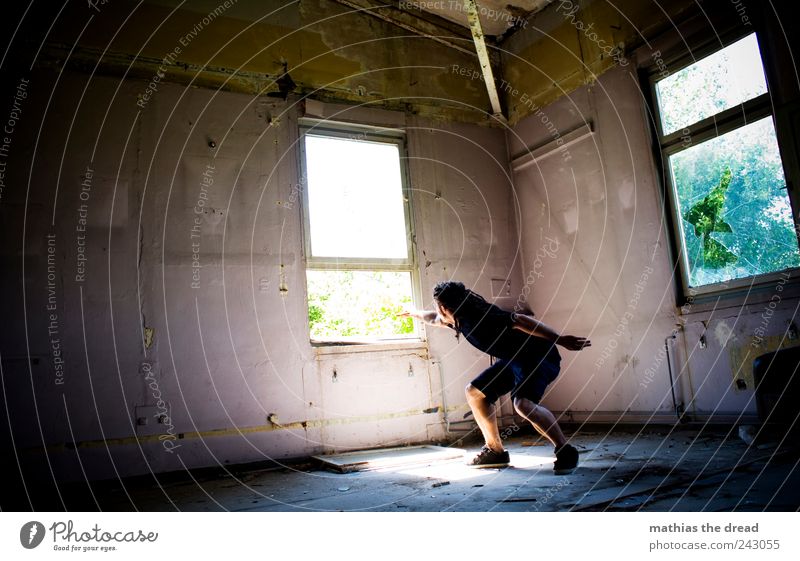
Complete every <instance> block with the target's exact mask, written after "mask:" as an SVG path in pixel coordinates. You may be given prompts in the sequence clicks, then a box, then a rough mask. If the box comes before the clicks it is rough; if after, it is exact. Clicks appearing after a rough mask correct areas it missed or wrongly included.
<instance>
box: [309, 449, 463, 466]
mask: <svg viewBox="0 0 800 561" xmlns="http://www.w3.org/2000/svg"><path fill="white" fill-rule="evenodd" d="M463 456H464V451H463V450H459V449H458V448H445V447H443V446H433V445H421V446H405V447H402V448H380V449H377V450H359V451H355V452H345V453H343V454H330V455H325V456H314V459H315V460H319V461H320V462H322V463H323V465H324V466H325V467H326V468H328V469H332V470H334V471H338V472H341V473H349V472H353V471H362V470H368V469H378V468H387V467H396V466H407V465H418V464H430V463H433V462H441V461H446V460H454V459H457V458H462V457H463Z"/></svg>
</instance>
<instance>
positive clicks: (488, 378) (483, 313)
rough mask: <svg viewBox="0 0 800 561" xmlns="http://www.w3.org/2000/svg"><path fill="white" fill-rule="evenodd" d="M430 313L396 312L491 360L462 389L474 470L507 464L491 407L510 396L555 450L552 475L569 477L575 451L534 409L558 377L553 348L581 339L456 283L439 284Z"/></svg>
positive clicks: (545, 414)
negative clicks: (479, 441) (476, 441)
mask: <svg viewBox="0 0 800 561" xmlns="http://www.w3.org/2000/svg"><path fill="white" fill-rule="evenodd" d="M433 297H434V300H435V301H436V308H437V309H436V310H435V311H424V310H422V311H420V310H412V311H408V312H405V313H403V314H401V315H402V316H411V317H415V318H418V319H421V320H423V321H425V322H426V323H429V324H431V325H438V326H443V327H449V328H451V329H453V330H455V331H456V337H458V336H459V335H463V336H464V338H465V339H466V340H467V341H469V342H470V343H471V344H472V345H473V346H475V347H476V348H478V349H480V350H481V351H483V352H485V353H488V354H490V355H492V356H494V357H497V359H498V360H497V361H496V362H495V363H494V364H492V365H491V366H490V367H489V368H487V369H486V370H485V371H484V372H482V373H481V374H480V375H478V377H477V378H475V379H474V380H472V382H470V383H469V384H468V385H467V387H466V394H467V402H468V403H469V406H470V408H471V409H472V413H473V415H474V416H475V420H476V421H477V423H478V427H479V428H480V430H481V433H482V434H483V438H484V440H485V443H486V444H485V446H484V447H483V449H482V450H481V451H480V453H479V454H478V455H477V456H476V457H475V458H473V460H472V461H471V462H470V465H472V466H474V467H502V466H507V465H508V463H509V457H508V451H506V450H505V449H504V448H503V442H502V440H501V438H500V432H499V430H498V428H497V417H496V415H495V410H494V403H495V402H496V401H497V399H498V398H499V397H500V396H502V395H504V394H506V393H508V392H511V398H512V399H513V402H514V409H515V410H516V411H517V413H519V414H520V415H521V416H522V417H524V418H525V419H527V420H528V421H530V423H531V424H532V425H533V427H534V428H535V429H536V430H537V431H538V432H539V433H540V434H542V435H543V436H544V437H545V438H547V439H548V440H549V441H550V442H551V443H552V444H553V446H554V447H555V455H556V460H555V463H554V464H553V470H554V472H555V474H556V475H565V474H568V473H572V472H573V471H574V470H575V468H576V466H577V465H578V451H577V450H576V449H575V447H574V446H572V445H571V444H568V443H567V439H566V437H565V436H564V433H563V432H561V428H559V426H558V422H557V421H556V419H555V417H554V416H553V414H552V413H551V412H550V411H548V410H547V409H545V408H544V407H542V406H541V405H539V400H541V398H542V394H543V393H544V390H545V388H546V387H547V385H548V384H550V382H552V381H553V380H554V379H555V378H556V376H558V372H559V368H560V363H561V355H560V354H559V353H558V349H557V348H556V345H561V346H562V347H564V348H565V349H568V350H571V351H578V350H581V349H583V348H584V347H588V346H590V345H591V342H590V341H589V340H588V339H586V338H584V337H575V336H573V335H559V334H558V333H557V332H556V331H555V330H553V329H552V328H551V327H548V326H547V325H545V324H544V323H542V322H541V321H539V320H537V319H535V318H534V317H533V316H532V315H527V314H520V313H516V312H507V311H504V310H502V309H500V308H498V307H497V306H495V305H494V304H490V303H489V302H487V301H486V300H484V299H483V297H481V296H480V295H478V294H476V293H475V292H473V291H471V290H469V289H467V288H465V287H464V285H463V284H462V283H460V282H453V281H448V282H440V283H439V284H437V285H436V287H434V289H433Z"/></svg>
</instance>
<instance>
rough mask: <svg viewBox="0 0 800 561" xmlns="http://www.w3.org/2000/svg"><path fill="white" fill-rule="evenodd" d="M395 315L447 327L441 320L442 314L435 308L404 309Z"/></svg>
mask: <svg viewBox="0 0 800 561" xmlns="http://www.w3.org/2000/svg"><path fill="white" fill-rule="evenodd" d="M397 317H400V318H407V317H412V318H416V319H419V320H422V321H424V322H425V323H427V324H428V325H438V326H439V327H449V326H448V325H447V324H446V323H444V322H443V321H442V316H440V315H439V313H438V312H437V311H436V310H406V311H405V312H400V313H399V314H397Z"/></svg>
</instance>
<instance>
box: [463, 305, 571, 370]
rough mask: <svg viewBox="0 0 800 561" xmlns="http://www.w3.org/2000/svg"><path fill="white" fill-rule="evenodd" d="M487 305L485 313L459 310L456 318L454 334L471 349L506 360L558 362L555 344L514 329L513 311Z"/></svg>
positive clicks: (482, 311) (559, 358) (559, 357)
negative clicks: (461, 337) (468, 344)
mask: <svg viewBox="0 0 800 561" xmlns="http://www.w3.org/2000/svg"><path fill="white" fill-rule="evenodd" d="M487 306H488V307H487V308H486V309H485V310H479V309H476V310H459V313H458V314H457V315H456V319H457V320H458V321H457V324H456V328H455V329H456V331H457V332H458V333H461V334H462V335H463V336H464V338H465V339H466V340H467V341H469V342H470V343H471V344H472V345H473V346H474V347H476V348H477V349H479V350H481V351H483V352H485V353H488V354H490V355H492V356H494V357H497V358H501V359H505V360H517V361H519V360H525V361H531V360H533V361H536V362H539V361H541V360H542V359H547V360H548V361H550V362H555V363H556V364H558V363H560V362H561V355H560V354H559V352H558V349H557V348H556V345H555V343H552V342H551V341H548V340H547V339H544V338H543V337H537V336H535V335H528V334H527V333H525V332H524V331H520V330H519V329H514V327H513V326H514V312H507V311H505V310H503V309H501V308H498V307H497V306H495V305H494V304H489V303H487Z"/></svg>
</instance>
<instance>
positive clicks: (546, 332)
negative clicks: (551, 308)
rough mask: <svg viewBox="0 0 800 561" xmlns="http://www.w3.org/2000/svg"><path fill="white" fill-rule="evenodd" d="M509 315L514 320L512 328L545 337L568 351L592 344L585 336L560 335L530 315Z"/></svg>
mask: <svg viewBox="0 0 800 561" xmlns="http://www.w3.org/2000/svg"><path fill="white" fill-rule="evenodd" d="M511 317H512V319H513V321H514V329H519V330H520V331H524V332H525V333H527V334H528V335H533V336H535V337H541V338H542V339H547V340H548V341H552V342H553V343H556V344H557V345H561V346H562V347H564V348H565V349H568V350H570V351H579V350H581V349H583V348H584V347H590V346H591V345H592V342H591V341H589V340H588V339H587V338H585V337H575V336H574V335H560V334H559V333H558V332H557V331H556V330H555V329H553V328H552V327H550V326H549V325H547V324H545V323H544V322H541V321H539V320H538V319H536V318H534V317H532V316H529V315H526V314H516V313H515V314H513V315H512V316H511Z"/></svg>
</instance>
